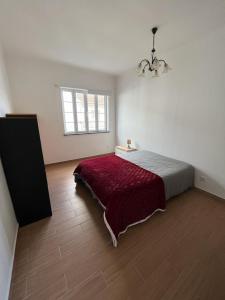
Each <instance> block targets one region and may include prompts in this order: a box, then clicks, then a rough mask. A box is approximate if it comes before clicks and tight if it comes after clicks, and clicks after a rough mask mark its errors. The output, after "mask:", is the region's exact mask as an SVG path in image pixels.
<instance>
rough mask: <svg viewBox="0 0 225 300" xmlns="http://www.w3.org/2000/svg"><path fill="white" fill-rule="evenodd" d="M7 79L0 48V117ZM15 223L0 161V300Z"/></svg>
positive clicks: (10, 262) (9, 269)
mask: <svg viewBox="0 0 225 300" xmlns="http://www.w3.org/2000/svg"><path fill="white" fill-rule="evenodd" d="M11 110H12V108H11V104H10V99H9V89H8V79H7V74H6V70H5V65H4V60H3V53H2V49H1V47H0V116H4V114H5V113H9V112H11ZM17 228H18V225H17V222H16V218H15V214H14V210H13V207H12V203H11V199H10V196H9V191H8V187H7V184H6V180H5V176H4V172H3V169H2V164H1V161H0V299H8V293H9V287H10V280H11V273H12V266H13V258H14V250H15V241H16V235H17Z"/></svg>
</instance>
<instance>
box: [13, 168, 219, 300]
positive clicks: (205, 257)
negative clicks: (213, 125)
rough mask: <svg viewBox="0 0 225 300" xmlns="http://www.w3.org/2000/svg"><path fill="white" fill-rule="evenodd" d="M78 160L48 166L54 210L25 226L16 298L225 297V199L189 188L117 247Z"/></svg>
mask: <svg viewBox="0 0 225 300" xmlns="http://www.w3.org/2000/svg"><path fill="white" fill-rule="evenodd" d="M76 163H77V162H69V163H63V164H58V165H55V166H49V167H48V168H47V177H48V183H49V190H50V196H51V203H52V208H53V216H52V218H49V219H45V220H42V221H39V222H37V223H34V224H32V225H29V226H26V227H23V228H21V229H20V230H19V234H18V241H17V246H16V257H15V263H14V270H13V278H12V284H11V293H10V294H11V296H10V299H32V300H35V299H38V300H41V299H46V300H47V299H48V300H49V299H63V300H66V299H76V300H79V299H100V300H103V299H104V300H105V299H106V300H107V299H112V300H119V299H138V300H143V299H148V300H149V299H151V300H155V299H160V300H172V299H173V300H175V299H176V300H195V299H196V300H197V299H198V300H199V299H202V300H209V299H210V300H211V299H212V300H220V299H221V300H222V299H223V300H224V299H225V201H221V200H218V199H216V198H213V197H211V196H209V195H207V194H205V193H204V192H200V191H198V190H192V191H188V192H186V193H184V194H183V195H181V196H179V197H176V198H174V199H172V200H170V201H169V202H168V204H167V210H166V212H165V213H157V214H156V215H154V216H153V217H152V218H150V219H149V220H148V221H147V222H145V223H143V224H140V225H137V226H134V227H132V228H130V229H129V230H128V231H127V233H126V234H124V235H122V236H120V238H119V246H118V248H113V246H112V243H111V239H110V236H109V233H108V231H107V229H106V227H105V225H104V222H103V218H102V209H101V207H100V206H99V205H98V204H97V203H96V201H95V200H94V199H92V197H91V195H90V193H89V191H88V190H87V189H86V188H85V187H84V186H83V185H81V184H79V185H78V186H77V187H76V189H75V184H74V182H73V176H72V172H73V170H74V167H75V165H76Z"/></svg>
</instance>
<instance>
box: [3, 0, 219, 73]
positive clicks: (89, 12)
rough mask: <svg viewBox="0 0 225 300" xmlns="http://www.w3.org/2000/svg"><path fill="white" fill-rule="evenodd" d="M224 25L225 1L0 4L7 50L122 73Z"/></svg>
mask: <svg viewBox="0 0 225 300" xmlns="http://www.w3.org/2000/svg"><path fill="white" fill-rule="evenodd" d="M153 25H159V32H158V35H157V40H156V48H157V49H159V50H160V52H165V51H167V50H170V49H172V48H173V47H178V46H179V45H181V44H183V43H186V42H190V41H191V40H194V39H196V38H199V37H200V36H202V35H205V34H207V33H208V32H210V31H213V30H215V29H216V28H218V27H220V26H223V25H225V0H0V39H1V41H2V44H3V46H4V48H5V50H6V51H10V52H15V51H17V52H19V53H23V54H25V55H32V56H34V55H35V56H39V57H43V58H46V59H51V60H55V61H59V62H63V63H68V64H72V65H77V66H81V67H87V68H92V69H96V70H101V71H106V72H109V73H113V74H118V73H120V72H122V71H125V70H126V69H129V68H131V67H133V66H135V64H136V63H137V61H138V60H139V59H140V58H143V57H144V56H147V55H149V53H150V52H149V51H150V50H151V46H152V36H151V31H150V29H151V27H152V26H153Z"/></svg>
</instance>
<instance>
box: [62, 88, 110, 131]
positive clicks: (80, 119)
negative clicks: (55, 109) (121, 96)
mask: <svg viewBox="0 0 225 300" xmlns="http://www.w3.org/2000/svg"><path fill="white" fill-rule="evenodd" d="M61 98H62V108H63V119H64V131H65V134H82V133H95V132H107V131H108V129H109V128H108V101H109V96H108V95H106V94H104V93H95V92H89V91H87V90H79V89H73V88H61Z"/></svg>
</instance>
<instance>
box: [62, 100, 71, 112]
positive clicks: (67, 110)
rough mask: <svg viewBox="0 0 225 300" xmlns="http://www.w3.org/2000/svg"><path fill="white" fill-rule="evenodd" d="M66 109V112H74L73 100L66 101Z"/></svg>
mask: <svg viewBox="0 0 225 300" xmlns="http://www.w3.org/2000/svg"><path fill="white" fill-rule="evenodd" d="M64 111H65V112H71V113H72V112H73V103H72V102H71V103H70V102H64Z"/></svg>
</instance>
